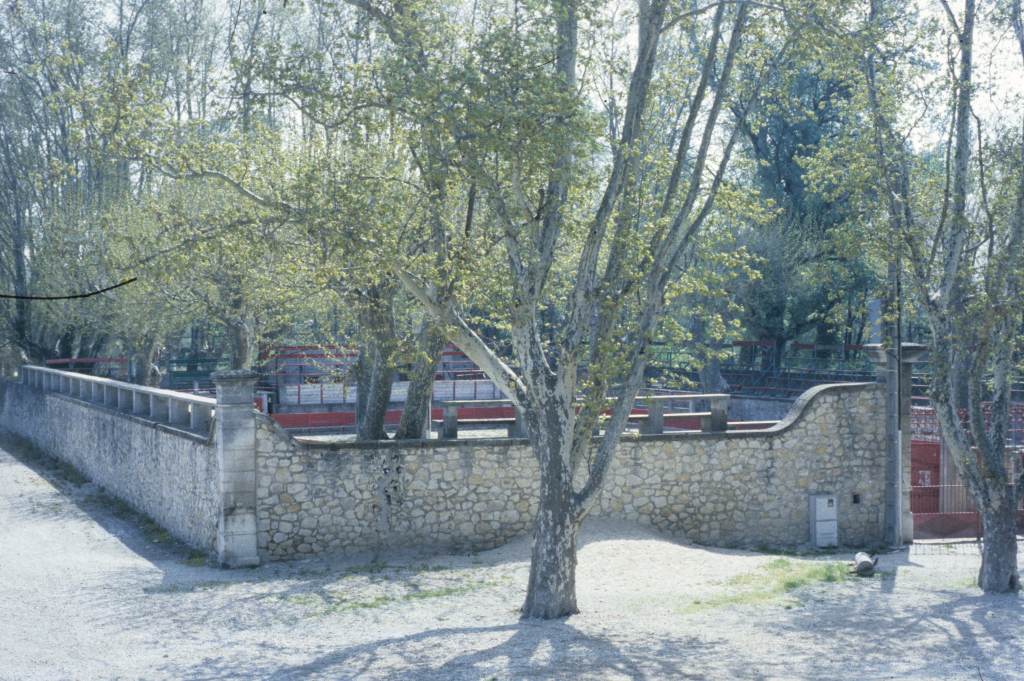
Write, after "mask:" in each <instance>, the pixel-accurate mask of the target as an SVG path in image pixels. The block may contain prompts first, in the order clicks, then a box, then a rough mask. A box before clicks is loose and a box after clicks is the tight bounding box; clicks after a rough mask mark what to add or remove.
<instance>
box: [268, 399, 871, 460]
mask: <svg viewBox="0 0 1024 681" xmlns="http://www.w3.org/2000/svg"><path fill="white" fill-rule="evenodd" d="M878 385H879V384H878V383H827V384H823V385H818V386H815V387H813V388H810V389H808V390H806V391H805V392H804V393H803V394H801V395H800V397H799V398H798V399H797V400H796V401H795V402H794V403H793V406H792V407H790V409H789V412H788V413H787V414H786V416H785V418H783V419H782V420H781V421H779V422H778V423H776V424H775V425H774V426H772V427H770V428H764V429H762V430H729V431H726V432H721V433H705V432H697V431H689V432H675V433H658V434H640V433H623V434H622V436H621V442H622V443H623V444H629V443H634V442H666V441H680V440H687V441H699V440H727V439H742V438H758V437H762V438H763V437H765V436H772V437H773V436H776V435H781V434H783V433H785V432H786V431H788V430H789V429H791V428H792V427H793V426H795V425H796V424H797V423H799V422H800V420H801V419H802V418H803V415H804V412H806V411H807V409H808V407H810V405H811V404H812V403H813V402H814V401H815V400H816V399H817V398H818V396H819V395H823V394H826V393H828V394H839V393H851V392H857V391H860V390H865V389H867V388H871V387H874V386H878ZM257 414H258V412H257ZM258 416H259V417H260V418H262V419H263V420H264V422H265V423H267V424H268V425H270V426H271V427H273V428H274V429H275V430H277V431H278V432H279V433H281V434H283V435H285V436H287V437H289V438H291V439H292V440H294V441H295V442H296V443H298V444H300V445H302V446H303V447H307V448H309V449H324V450H352V449H358V450H379V449H410V448H414V449H452V448H463V447H512V446H515V445H528V444H529V443H530V441H529V440H528V439H527V438H510V437H486V438H485V437H481V438H466V439H462V440H433V439H431V440H363V441H356V440H347V441H343V442H318V441H316V440H307V439H304V438H303V436H301V435H299V436H295V435H291V434H290V433H288V432H287V431H286V430H285V429H283V428H281V427H280V426H278V425H277V423H276V422H275V421H274V420H273V419H271V418H269V417H268V416H266V415H263V414H258ZM600 440H601V437H600V436H598V437H595V438H594V442H599V441H600Z"/></svg>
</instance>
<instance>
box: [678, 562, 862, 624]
mask: <svg viewBox="0 0 1024 681" xmlns="http://www.w3.org/2000/svg"><path fill="white" fill-rule="evenodd" d="M848 577H849V568H848V567H847V566H846V565H845V564H843V563H835V562H809V561H792V560H790V559H788V558H775V559H774V560H772V561H770V562H769V563H768V564H767V565H765V566H764V567H763V568H761V569H760V570H756V571H754V572H748V573H745V574H742V575H737V576H735V577H733V578H732V579H730V580H729V581H728V582H726V585H727V587H728V588H729V591H728V592H727V593H724V594H720V595H715V596H712V597H711V598H708V599H705V600H702V601H701V600H697V601H693V602H692V603H690V604H689V605H687V606H684V607H683V608H681V609H680V611H681V612H682V613H683V614H687V613H691V612H697V611H700V610H710V609H714V608H721V607H726V606H734V605H761V604H766V603H773V602H776V601H780V600H783V599H785V597H786V595H787V594H789V593H790V592H792V591H795V590H796V589H799V588H801V587H804V586H808V585H810V584H816V583H821V582H825V583H836V582H842V581H844V580H845V579H847V578H848ZM798 604H799V602H794V601H788V602H784V603H783V605H784V606H785V607H787V608H791V607H793V606H795V605H798Z"/></svg>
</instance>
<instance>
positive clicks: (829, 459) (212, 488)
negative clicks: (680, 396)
mask: <svg viewBox="0 0 1024 681" xmlns="http://www.w3.org/2000/svg"><path fill="white" fill-rule="evenodd" d="M243 373H244V372H243ZM219 380H220V382H218V398H217V403H216V409H215V415H214V422H213V424H212V427H211V429H210V433H208V434H207V433H204V434H196V433H195V432H185V431H182V430H180V429H176V428H174V427H172V426H170V425H168V424H166V423H155V422H153V421H152V420H146V419H144V418H140V417H138V416H133V415H132V414H130V413H126V412H124V411H117V410H116V409H112V408H109V407H106V406H104V405H103V404H98V403H94V402H88V401H83V400H81V399H76V398H75V397H72V396H71V395H68V394H61V393H59V392H48V391H46V390H43V389H40V388H38V387H33V386H30V385H25V384H15V383H6V384H5V389H4V390H3V391H0V392H2V395H0V402H2V403H0V427H2V428H4V429H6V430H9V431H11V432H13V433H16V434H18V435H20V436H22V437H25V438H27V439H28V440H30V441H31V442H32V443H33V444H35V445H36V446H37V447H39V448H41V449H43V450H44V451H46V452H48V453H50V454H52V455H54V456H57V457H58V458H60V459H62V460H64V461H66V462H67V463H69V464H71V465H73V466H75V467H76V468H77V469H78V470H80V471H81V472H82V473H83V474H85V475H86V476H87V477H89V478H90V479H92V480H93V481H94V482H96V483H97V484H99V485H100V486H102V487H103V488H104V489H105V490H107V491H109V492H110V493H111V494H113V495H115V496H117V497H119V498H121V499H123V500H125V501H127V502H128V503H130V504H131V505H133V506H134V507H136V508H137V509H139V510H141V511H143V512H145V513H146V514H148V515H149V516H151V517H152V518H153V519H154V520H156V521H157V522H158V523H160V524H161V525H162V526H163V527H165V528H166V529H167V530H168V531H170V532H171V533H172V534H174V535H175V536H176V537H178V538H180V539H182V540H183V541H185V542H187V543H189V544H191V545H192V546H195V547H198V548H202V549H204V550H209V551H210V552H211V553H215V555H216V556H217V558H218V560H219V561H220V562H221V563H222V564H225V565H252V564H255V563H256V562H258V561H259V560H261V559H264V560H265V559H283V558H291V557H296V556H304V555H312V554H316V553H321V552H328V551H358V550H367V549H376V548H381V547H387V546H406V547H416V546H419V547H429V548H431V549H444V548H476V549H480V548H487V547H492V546H496V545H499V544H501V543H504V542H506V541H508V540H509V539H512V538H513V537H516V536H520V535H523V534H526V533H528V532H529V531H530V529H531V526H532V522H533V517H534V513H535V511H536V499H537V494H538V470H537V463H536V460H535V458H534V456H533V453H532V452H531V450H530V447H529V445H528V444H527V443H526V441H525V440H518V439H492V440H461V441H437V440H428V441H418V442H402V443H397V442H381V443H351V442H350V443H341V444H324V443H316V442H312V441H304V440H301V439H295V438H293V437H292V436H290V435H289V434H288V433H286V432H285V431H283V430H281V429H280V428H279V427H278V426H277V425H276V424H275V423H274V422H273V421H271V420H270V419H269V418H267V417H265V416H263V415H261V414H259V413H258V412H256V411H255V410H253V409H252V407H251V405H252V401H251V400H252V386H253V382H254V381H255V375H254V374H246V375H244V376H243V375H239V376H224V377H222V378H221V379H219ZM884 402H885V400H884V388H883V386H881V385H877V384H842V385H831V386H819V387H817V388H814V389H812V390H810V391H808V392H807V393H805V394H804V395H803V396H802V397H801V398H800V399H799V400H797V402H796V403H795V404H794V405H793V406H792V409H791V410H790V412H789V414H788V415H787V416H786V417H785V418H784V419H783V420H782V421H780V422H779V423H778V424H777V425H775V426H773V427H772V428H770V429H767V430H761V431H730V432H725V433H673V434H665V435H643V436H638V435H632V434H627V435H626V436H624V438H623V440H622V442H621V444H620V447H619V451H618V452H617V456H616V457H615V460H614V461H613V463H612V466H611V469H610V470H609V473H608V476H607V478H606V484H605V488H604V491H603V492H602V495H601V497H600V499H599V501H598V504H597V506H596V507H595V509H594V511H593V514H594V515H596V516H604V517H610V518H619V519H625V520H630V521H634V522H638V523H642V524H645V525H649V526H653V527H655V528H658V529H659V530H662V531H665V532H668V533H670V534H673V535H676V536H678V537H681V538H685V539H688V540H690V541H694V542H697V543H701V544H709V545H716V546H746V547H752V548H760V547H765V548H788V547H794V546H799V545H802V544H806V543H807V542H808V541H809V538H810V534H809V518H808V496H809V495H810V494H814V493H822V492H828V493H832V494H835V495H836V496H837V499H838V514H839V540H840V542H841V543H843V544H846V545H851V546H863V545H871V544H877V543H880V542H881V540H882V528H883V511H884V490H885V459H886V455H885V451H886V450H885V447H886V445H885V418H884Z"/></svg>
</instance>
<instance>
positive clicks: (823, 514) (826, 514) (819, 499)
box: [810, 494, 839, 549]
mask: <svg viewBox="0 0 1024 681" xmlns="http://www.w3.org/2000/svg"><path fill="white" fill-rule="evenodd" d="M810 502H811V503H810V511H811V512H810V516H811V544H812V545H814V546H815V547H817V548H819V549H821V548H826V547H829V546H838V544H839V513H838V511H839V508H838V506H839V502H838V501H837V500H836V496H835V495H834V494H812V495H811V498H810Z"/></svg>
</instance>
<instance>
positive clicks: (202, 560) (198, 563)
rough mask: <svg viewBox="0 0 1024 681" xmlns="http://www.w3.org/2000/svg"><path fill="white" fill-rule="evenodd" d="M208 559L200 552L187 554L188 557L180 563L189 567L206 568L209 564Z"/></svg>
mask: <svg viewBox="0 0 1024 681" xmlns="http://www.w3.org/2000/svg"><path fill="white" fill-rule="evenodd" d="M209 561H210V558H209V556H207V555H206V554H205V553H202V552H200V551H193V552H191V553H190V554H188V557H187V558H186V559H185V560H183V561H182V562H183V563H185V565H188V566H189V567H206V565H207V564H208V563H209Z"/></svg>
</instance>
